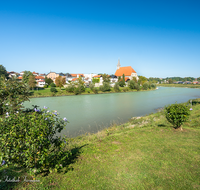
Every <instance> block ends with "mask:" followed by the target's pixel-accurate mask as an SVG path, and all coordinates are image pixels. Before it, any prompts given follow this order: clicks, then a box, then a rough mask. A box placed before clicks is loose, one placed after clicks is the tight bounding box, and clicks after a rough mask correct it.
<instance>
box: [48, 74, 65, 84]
mask: <svg viewBox="0 0 200 190" xmlns="http://www.w3.org/2000/svg"><path fill="white" fill-rule="evenodd" d="M58 76H62V77H63V78H65V80H66V76H65V75H64V74H63V73H56V72H50V73H48V74H47V75H46V77H47V78H50V79H52V80H53V82H54V83H55V81H56V78H57V77H58Z"/></svg>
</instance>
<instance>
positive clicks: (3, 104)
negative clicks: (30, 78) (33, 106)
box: [0, 78, 30, 115]
mask: <svg viewBox="0 0 200 190" xmlns="http://www.w3.org/2000/svg"><path fill="white" fill-rule="evenodd" d="M29 96H30V92H29V89H28V87H27V86H26V85H25V84H24V83H22V82H18V81H17V80H16V79H14V78H12V79H9V80H5V79H4V80H0V115H3V114H5V113H6V112H9V113H10V112H11V113H12V112H16V111H18V110H19V109H20V108H22V107H23V106H22V102H24V101H28V100H29Z"/></svg>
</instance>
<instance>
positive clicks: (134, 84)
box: [128, 80, 137, 89]
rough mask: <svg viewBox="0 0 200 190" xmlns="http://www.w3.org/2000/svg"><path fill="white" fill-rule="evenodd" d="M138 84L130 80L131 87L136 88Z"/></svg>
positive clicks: (129, 85)
mask: <svg viewBox="0 0 200 190" xmlns="http://www.w3.org/2000/svg"><path fill="white" fill-rule="evenodd" d="M136 85H137V83H136V82H135V81H134V80H130V81H128V87H129V88H130V89H136Z"/></svg>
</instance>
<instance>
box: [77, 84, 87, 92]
mask: <svg viewBox="0 0 200 190" xmlns="http://www.w3.org/2000/svg"><path fill="white" fill-rule="evenodd" d="M78 89H79V92H80V93H81V92H85V86H84V85H82V84H79V85H78Z"/></svg>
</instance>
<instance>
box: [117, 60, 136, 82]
mask: <svg viewBox="0 0 200 190" xmlns="http://www.w3.org/2000/svg"><path fill="white" fill-rule="evenodd" d="M123 74H124V75H125V81H128V80H132V79H133V77H135V78H136V79H137V80H139V78H138V75H137V73H136V72H135V70H134V69H133V68H132V67H131V66H128V67H121V65H120V60H118V64H117V70H116V72H115V76H117V77H118V78H119V77H121V78H122V77H123Z"/></svg>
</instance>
